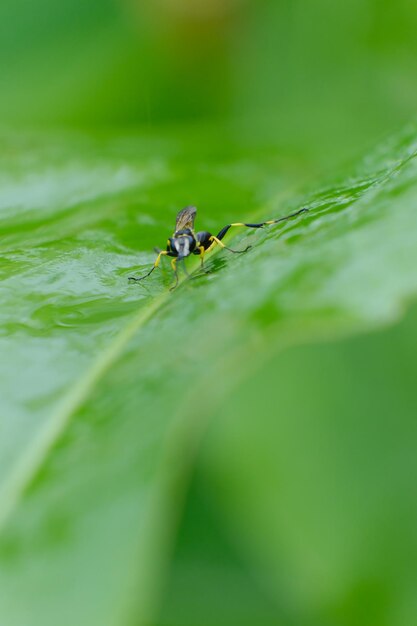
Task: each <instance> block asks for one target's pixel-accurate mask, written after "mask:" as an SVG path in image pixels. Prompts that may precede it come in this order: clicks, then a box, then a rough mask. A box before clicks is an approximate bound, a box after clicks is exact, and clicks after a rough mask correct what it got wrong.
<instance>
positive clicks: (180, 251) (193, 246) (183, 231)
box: [129, 206, 308, 289]
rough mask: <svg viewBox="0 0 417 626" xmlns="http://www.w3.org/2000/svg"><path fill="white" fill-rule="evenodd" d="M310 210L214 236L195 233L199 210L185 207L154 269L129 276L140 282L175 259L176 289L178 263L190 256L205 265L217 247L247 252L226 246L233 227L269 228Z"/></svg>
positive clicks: (226, 229) (172, 264)
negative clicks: (164, 262) (206, 257)
mask: <svg viewBox="0 0 417 626" xmlns="http://www.w3.org/2000/svg"><path fill="white" fill-rule="evenodd" d="M306 211H308V209H305V208H303V209H300V210H299V211H295V212H294V213H291V214H290V215H286V216H285V217H280V218H278V219H277V220H268V221H267V222H261V223H260V224H244V223H243V222H236V223H235V224H228V225H227V226H225V227H224V228H222V229H221V231H220V232H219V233H218V234H217V235H212V234H211V233H209V232H207V231H205V230H203V231H201V232H198V233H195V232H194V220H195V216H196V214H197V209H196V208H195V207H194V206H188V207H185V209H182V211H180V212H179V213H178V215H177V221H176V223H175V232H174V234H173V235H172V237H170V238H169V239H168V241H167V248H166V250H161V251H160V252H159V254H158V256H157V259H156V261H155V263H154V265H153V267H152V268H151V269H150V270H149V272H148V273H147V274H145V275H144V276H141V277H140V278H135V277H134V276H129V280H131V281H132V282H139V281H141V280H143V279H144V278H147V277H148V276H149V275H150V274H152V272H153V271H154V269H155V268H157V267H158V265H159V263H160V261H161V257H162V256H170V257H173V259H172V261H171V267H172V269H173V270H174V273H175V285H174V286H173V287H171V289H175V287H176V286H177V285H178V270H177V261H181V260H182V259H185V258H186V257H187V256H190V254H198V255H199V256H200V258H201V264H202V265H203V263H204V255H205V254H206V253H207V252H209V251H210V250H211V249H212V248H214V247H215V246H221V247H222V248H225V249H226V250H229V252H233V253H234V254H242V253H243V252H247V250H249V248H250V247H251V246H247V247H246V248H245V249H244V250H232V249H231V248H228V247H227V246H225V245H224V243H223V242H222V239H223V237H224V236H225V234H226V233H227V231H228V230H229V228H232V226H247V227H248V228H262V227H263V226H267V225H268V224H278V222H285V221H286V220H289V219H291V218H292V217H296V216H297V215H300V213H305V212H306Z"/></svg>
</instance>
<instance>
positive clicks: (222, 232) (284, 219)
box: [217, 208, 308, 239]
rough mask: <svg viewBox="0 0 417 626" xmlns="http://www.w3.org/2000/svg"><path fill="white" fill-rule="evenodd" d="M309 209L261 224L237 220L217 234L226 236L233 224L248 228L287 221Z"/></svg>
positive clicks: (219, 236)
mask: <svg viewBox="0 0 417 626" xmlns="http://www.w3.org/2000/svg"><path fill="white" fill-rule="evenodd" d="M307 211H308V209H306V208H303V209H299V210H298V211H294V213H290V214H289V215H286V216H285V217H279V218H278V219H277V220H268V221H267V222H260V223H259V224H246V223H243V222H235V223H234V224H228V225H227V226H225V227H224V228H222V229H221V231H220V232H219V234H218V235H217V238H218V239H223V237H224V236H225V234H226V233H227V231H228V230H229V228H232V227H233V226H246V227H247V228H262V227H263V226H268V225H270V224H278V222H285V221H286V220H289V219H291V218H293V217H297V215H300V214H301V213H307Z"/></svg>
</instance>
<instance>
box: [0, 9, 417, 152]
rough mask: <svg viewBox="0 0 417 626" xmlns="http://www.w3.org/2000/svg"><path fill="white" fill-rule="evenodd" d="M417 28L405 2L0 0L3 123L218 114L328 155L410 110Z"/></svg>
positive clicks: (136, 122)
mask: <svg viewBox="0 0 417 626" xmlns="http://www.w3.org/2000/svg"><path fill="white" fill-rule="evenodd" d="M416 30H417V11H416V6H415V3H414V2H413V1H412V0H398V1H397V2H395V3H393V2H391V1H389V0H350V1H349V2H348V3H340V2H337V3H336V2H332V1H331V0H317V1H316V2H307V1H306V0H137V1H135V0H87V1H83V0H62V1H60V2H55V1H54V0H36V1H33V0H2V2H1V6H0V59H1V65H0V87H1V93H2V97H1V100H0V120H1V122H2V123H3V124H6V125H8V124H25V125H31V126H39V125H47V126H48V127H50V126H51V125H58V126H62V125H65V126H83V127H86V128H96V127H98V126H107V127H108V126H111V127H119V126H126V125H129V126H135V127H147V128H160V127H161V124H165V125H175V124H178V123H179V122H187V123H190V122H192V121H194V122H196V123H198V124H199V125H200V126H199V127H200V129H201V128H202V124H203V123H204V124H210V123H212V122H213V121H214V120H216V121H219V120H222V121H227V122H228V123H232V124H234V125H235V130H236V134H237V135H238V136H243V137H246V136H248V137H249V138H250V140H252V141H264V142H272V143H273V144H274V145H276V146H277V147H279V148H280V149H281V150H288V151H291V150H295V151H297V152H300V153H302V154H303V155H309V156H310V155H312V156H314V157H317V158H319V157H320V158H322V159H325V160H326V162H327V161H331V160H332V159H340V158H343V156H344V155H346V154H350V152H351V151H353V152H355V153H356V152H358V151H360V150H361V148H362V147H363V146H365V145H369V142H370V141H372V140H374V139H375V137H378V136H380V135H381V134H382V135H384V134H386V133H387V132H389V131H391V130H392V129H393V128H396V127H398V126H399V125H401V124H402V123H403V122H404V121H405V120H408V119H409V118H410V117H411V116H414V113H415V104H416V97H417V73H416V71H415V65H416V54H417V38H416V36H415V33H416ZM219 141H221V134H219Z"/></svg>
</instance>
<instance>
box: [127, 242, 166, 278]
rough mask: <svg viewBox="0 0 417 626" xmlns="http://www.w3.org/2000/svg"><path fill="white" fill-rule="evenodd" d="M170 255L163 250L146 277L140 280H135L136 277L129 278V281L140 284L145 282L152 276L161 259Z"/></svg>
mask: <svg viewBox="0 0 417 626" xmlns="http://www.w3.org/2000/svg"><path fill="white" fill-rule="evenodd" d="M166 254H168V252H167V251H166V250H161V252H160V253H159V254H158V256H157V258H156V261H155V263H154V264H153V267H152V268H151V269H150V270H149V272H148V273H147V274H145V276H141V277H140V278H135V276H129V278H128V280H131V281H132V282H133V283H138V282H140V281H141V280H143V279H144V278H147V277H148V276H150V274H152V272H153V271H154V269H156V268H157V267H158V265H159V263H160V261H161V257H162V256H164V255H166Z"/></svg>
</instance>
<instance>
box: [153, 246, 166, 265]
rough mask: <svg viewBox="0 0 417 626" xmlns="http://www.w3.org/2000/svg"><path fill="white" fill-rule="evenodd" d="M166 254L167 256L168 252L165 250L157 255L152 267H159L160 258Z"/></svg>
mask: <svg viewBox="0 0 417 626" xmlns="http://www.w3.org/2000/svg"><path fill="white" fill-rule="evenodd" d="M166 254H168V252H167V251H166V250H162V251H161V252H160V253H159V254H158V256H157V258H156V261H155V263H154V267H158V265H159V264H160V262H161V256H165V255H166Z"/></svg>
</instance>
